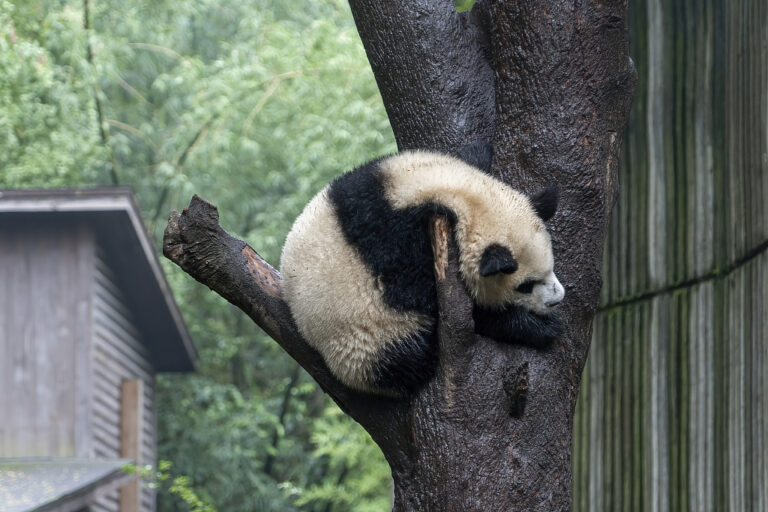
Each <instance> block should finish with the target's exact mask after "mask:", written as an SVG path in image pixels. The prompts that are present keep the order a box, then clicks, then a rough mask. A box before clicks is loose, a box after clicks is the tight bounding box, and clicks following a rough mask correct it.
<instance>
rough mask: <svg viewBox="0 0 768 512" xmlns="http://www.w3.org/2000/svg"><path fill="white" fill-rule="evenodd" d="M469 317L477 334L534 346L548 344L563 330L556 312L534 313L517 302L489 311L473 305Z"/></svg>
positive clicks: (542, 346)
mask: <svg viewBox="0 0 768 512" xmlns="http://www.w3.org/2000/svg"><path fill="white" fill-rule="evenodd" d="M473 317H474V320H475V332H476V333H477V334H480V335H481V336H487V337H488V338H492V339H494V340H496V341H502V342H506V343H519V344H521V345H526V346H529V347H534V348H546V347H548V346H549V345H550V344H551V343H552V342H553V341H554V340H555V339H556V338H557V337H558V336H560V335H561V334H562V333H563V321H562V318H561V317H560V315H559V314H557V313H551V314H549V315H546V316H545V315H537V314H536V313H532V312H531V311H528V310H526V309H523V308H521V307H519V306H509V307H507V308H505V309H503V310H501V311H493V310H490V309H485V308H481V307H479V306H477V305H476V306H475V309H474V314H473Z"/></svg>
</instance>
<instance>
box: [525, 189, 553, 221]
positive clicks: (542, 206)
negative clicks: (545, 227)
mask: <svg viewBox="0 0 768 512" xmlns="http://www.w3.org/2000/svg"><path fill="white" fill-rule="evenodd" d="M531 204H532V205H533V209H534V210H536V214H537V215H538V216H539V217H541V220H543V221H544V222H546V221H548V220H549V219H551V218H552V216H553V215H554V214H555V211H557V187H545V188H543V189H541V190H539V191H538V192H537V193H536V195H534V196H533V197H531Z"/></svg>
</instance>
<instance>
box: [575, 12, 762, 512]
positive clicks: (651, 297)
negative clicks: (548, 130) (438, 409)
mask: <svg viewBox="0 0 768 512" xmlns="http://www.w3.org/2000/svg"><path fill="white" fill-rule="evenodd" d="M629 19H630V23H632V26H631V40H632V55H633V58H634V60H635V63H636V65H637V68H638V74H639V83H638V87H637V92H636V100H635V105H634V109H633V114H632V119H631V121H630V126H629V128H628V130H627V134H626V138H625V144H624V156H623V162H622V168H621V177H620V179H621V196H620V199H619V202H618V204H617V206H616V209H615V211H614V217H613V219H612V225H611V228H610V233H609V237H608V243H607V248H606V253H605V260H604V275H605V282H604V287H603V291H602V297H601V311H600V313H599V314H598V317H597V319H596V321H595V330H594V338H593V341H592V347H591V349H590V356H589V360H588V362H587V367H586V369H585V372H584V380H583V385H582V389H581V392H580V396H579V402H578V405H577V415H576V420H575V421H576V425H575V436H574V443H575V446H574V456H573V466H574V495H575V508H576V509H577V510H581V511H587V510H589V511H596V512H602V511H605V510H633V511H634V510H638V511H640V510H647V511H697V512H698V511H713V512H716V511H721V510H730V511H763V510H768V417H766V415H768V204H766V202H767V200H768V2H766V1H765V0H712V1H710V2H702V1H698V0H679V1H675V2H663V1H662V0H637V1H632V0H630V16H629Z"/></svg>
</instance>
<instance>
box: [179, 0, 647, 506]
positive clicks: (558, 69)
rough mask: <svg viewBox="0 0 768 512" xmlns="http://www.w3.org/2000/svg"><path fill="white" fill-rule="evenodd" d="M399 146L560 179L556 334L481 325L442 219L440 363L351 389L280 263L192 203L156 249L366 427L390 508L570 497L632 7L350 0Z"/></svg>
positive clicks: (535, 181)
mask: <svg viewBox="0 0 768 512" xmlns="http://www.w3.org/2000/svg"><path fill="white" fill-rule="evenodd" d="M350 5H351V7H352V12H353V15H354V17H355V21H356V23H357V26H358V30H359V32H360V35H361V37H362V39H363V44H364V45H365V48H366V52H367V54H368V57H369V60H370V61H371V65H372V67H373V70H374V73H375V75H376V80H377V82H378V84H379V88H380V90H381V93H382V97H383V99H384V103H385V106H386V108H387V112H388V114H389V116H390V121H391V123H392V128H393V130H394V133H395V137H396V139H397V142H398V146H399V147H400V149H408V148H431V149H442V150H447V151H455V150H456V148H460V147H462V146H464V145H466V144H468V143H472V142H476V141H481V142H482V141H485V142H491V143H492V144H493V147H494V159H493V164H492V169H491V173H492V174H493V175H494V176H495V177H497V178H499V179H500V180H502V181H504V182H506V183H508V184H510V185H511V186H513V187H514V188H517V189H519V190H522V191H525V192H529V193H530V192H533V191H535V190H537V189H538V188H540V187H541V186H545V185H557V186H558V187H559V190H560V198H561V200H560V206H559V210H558V213H557V214H556V215H555V217H554V218H553V219H552V220H551V221H550V226H549V227H550V231H551V233H552V239H553V246H554V251H555V266H556V272H557V274H558V276H559V277H560V280H561V282H562V283H563V284H564V285H565V287H566V290H567V293H566V297H565V300H564V302H563V304H562V305H561V306H560V308H561V313H562V314H563V318H564V321H565V325H566V332H565V334H564V336H563V337H562V339H560V340H558V341H557V342H555V343H554V344H553V346H552V347H550V348H548V349H546V350H536V349H532V348H528V347H523V346H519V345H512V344H505V343H498V342H494V341H492V340H489V339H487V338H483V337H481V336H477V335H475V334H474V325H473V322H472V304H471V300H470V298H469V297H468V296H467V293H466V291H465V289H464V287H463V285H462V283H461V280H460V278H459V277H458V268H457V266H456V261H455V258H456V251H457V249H456V247H455V244H454V243H453V241H452V236H451V233H450V227H449V225H448V224H447V221H445V220H444V219H440V218H438V219H436V220H435V222H434V226H433V229H432V231H431V236H432V241H433V248H434V254H435V262H436V263H435V264H436V269H435V270H436V271H435V276H436V280H437V283H438V286H437V290H438V301H439V311H440V316H439V319H438V336H439V346H440V363H439V368H438V371H437V374H436V377H435V378H434V379H433V380H432V381H431V382H430V383H429V384H427V385H426V386H425V387H424V388H423V389H422V390H421V391H420V392H419V393H418V394H416V395H415V396H413V397H410V398H408V399H403V400H393V399H386V398H380V397H375V396H372V395H365V394H361V393H357V392H355V391H353V390H350V389H348V388H346V387H345V386H343V385H342V384H341V383H339V381H337V380H336V379H335V378H334V377H333V375H331V373H330V372H329V371H328V369H327V367H326V366H325V364H324V363H323V361H322V358H321V357H320V356H319V354H318V353H317V352H315V351H314V350H313V349H312V348H311V347H309V345H308V344H307V343H306V342H305V341H304V340H303V339H302V338H301V336H300V334H299V333H298V331H297V329H296V326H295V325H294V323H293V321H292V319H291V317H290V313H289V311H288V308H287V306H286V304H285V302H283V301H282V299H281V297H280V276H279V273H278V272H277V271H276V270H275V269H273V268H272V267H271V266H269V264H267V263H266V262H265V261H264V260H263V259H261V257H259V256H258V254H257V253H256V252H255V251H254V250H253V249H252V248H251V247H250V246H248V245H247V244H246V243H245V242H242V241H240V240H237V239H236V238H234V237H232V236H230V235H229V234H227V233H226V232H225V231H224V230H223V229H221V227H220V226H219V224H218V214H217V212H216V209H215V207H213V205H211V204H210V203H207V202H205V201H204V200H202V199H200V198H198V197H197V196H195V198H193V200H192V202H191V204H190V206H189V208H188V209H186V210H185V211H184V212H183V213H181V214H178V213H175V212H174V213H173V214H172V216H171V219H170V222H169V224H168V228H167V229H166V234H165V242H164V252H165V254H166V256H168V257H169V258H170V259H171V260H173V261H174V262H176V263H177V264H179V265H180V266H181V267H182V268H183V269H184V270H185V271H186V272H188V273H189V274H191V275H192V276H193V277H195V278H196V279H197V280H199V281H201V282H203V283H204V284H206V285H208V286H209V287H211V288H212V289H213V290H214V291H216V292H218V293H219V294H221V295H222V296H223V297H225V298H226V299H227V300H229V301H230V302H232V303H233V304H235V305H237V306H238V307H240V308H241V309H243V311H245V312H246V313H247V314H248V315H249V316H250V317H251V318H252V319H253V320H254V321H255V322H256V323H257V324H259V325H260V326H261V327H262V328H264V330H265V331H266V332H267V333H268V334H270V336H272V337H273V338H275V340H276V341H277V342H278V343H279V344H280V345H281V346H282V347H283V348H284V349H285V350H286V351H287V352H288V353H289V354H290V355H291V356H292V357H294V358H295V359H296V360H297V361H298V362H299V364H301V365H302V366H303V367H304V368H305V369H306V370H307V371H308V372H309V373H310V375H312V376H313V377H314V378H315V379H316V380H317V381H318V383H319V384H320V386H321V387H322V388H323V390H325V391H326V392H327V393H328V394H329V395H330V396H331V397H332V398H333V399H334V400H335V401H336V402H337V403H338V404H339V405H340V407H341V408H342V409H343V410H344V411H345V412H346V413H348V414H349V415H350V416H352V417H353V418H354V419H355V420H357V421H358V422H359V423H360V424H362V425H363V426H364V427H365V428H366V430H368V432H370V434H371V436H372V437H373V439H374V440H375V441H376V443H377V444H378V445H379V446H380V447H381V449H382V451H383V452H384V455H385V456H386V458H387V460H388V462H389V463H390V466H391V469H392V476H393V479H394V486H395V504H394V510H396V511H430V510H434V511H454V510H455V511H468V510H476V511H488V510H504V511H514V510H519V511H528V510H569V509H570V508H571V497H570V485H571V468H570V453H571V443H572V429H573V414H574V409H575V404H576V396H577V392H578V389H579V384H580V380H581V372H582V369H583V367H584V362H585V360H586V356H587V351H588V348H589V342H590V336H591V329H592V319H593V317H594V314H595V311H596V307H597V300H598V294H599V289H600V284H601V277H600V265H601V258H602V247H603V242H604V238H605V231H606V227H607V223H608V218H609V214H610V211H611V208H612V207H613V202H614V200H615V196H616V192H617V187H618V183H617V162H618V151H619V147H620V143H621V134H622V132H623V128H624V125H625V123H626V121H627V118H628V113H629V106H630V103H631V99H632V93H633V89H634V82H635V71H634V68H633V66H632V63H631V61H630V59H629V56H628V43H627V28H626V22H625V17H626V0H605V1H603V2H597V1H594V0H570V1H564V0H560V1H558V0H535V1H534V0H515V1H507V2H503V1H501V0H493V1H483V0H478V2H477V3H476V5H475V6H474V8H473V9H472V10H471V11H470V12H469V13H462V14H458V13H456V12H455V11H454V9H453V5H452V2H450V1H440V2H437V1H435V0H391V1H388V2H380V1H376V0H350Z"/></svg>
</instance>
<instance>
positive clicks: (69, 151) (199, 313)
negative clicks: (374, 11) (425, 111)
mask: <svg viewBox="0 0 768 512" xmlns="http://www.w3.org/2000/svg"><path fill="white" fill-rule="evenodd" d="M84 2H85V0H78V1H70V0H31V1H28V0H23V1H22V0H19V1H18V2H15V3H9V2H8V1H7V0H0V155H3V157H2V158H0V187H33V186H34V187H36V186H82V185H110V184H112V182H113V175H114V176H116V177H117V180H118V182H119V183H120V184H122V185H130V186H132V187H133V188H134V191H135V193H136V195H137V198H138V201H139V204H140V206H141V208H142V211H143V214H144V218H145V221H146V223H147V227H148V229H149V231H150V233H151V234H152V236H153V237H154V239H155V240H156V242H157V246H158V247H160V240H161V237H162V230H163V228H164V226H165V222H166V220H167V216H168V212H169V211H170V210H171V209H174V208H175V209H180V208H182V207H184V206H186V204H187V202H188V201H189V199H190V197H191V195H192V194H193V193H199V194H200V195H202V196H204V197H205V198H206V199H209V200H211V201H213V202H214V203H216V204H217V205H218V206H219V209H220V212H221V221H222V225H223V226H224V227H225V228H226V229H228V230H229V231H231V232H234V233H235V234H237V235H238V236H241V237H243V238H245V239H246V240H248V241H249V242H250V243H251V244H252V245H253V246H254V247H255V248H256V249H257V250H258V251H259V253H260V254H262V256H264V257H265V258H266V259H267V260H268V261H271V262H272V263H273V264H277V263H278V258H279V253H280V247H281V246H282V243H283V240H284V238H285V235H286V233H287V231H288V229H289V228H290V225H291V223H292V221H293V219H294V218H295V217H296V216H297V215H298V213H299V212H300V211H301V208H302V207H303V206H304V204H306V202H307V201H308V200H309V199H310V198H311V197H312V196H313V195H314V194H315V193H316V192H317V191H318V190H319V189H320V188H321V187H322V186H323V185H324V184H325V183H327V182H328V181H329V180H330V179H331V178H332V177H333V176H335V175H337V174H338V173H339V172H340V171H342V170H344V169H348V168H351V167H352V166H354V165H355V164H358V163H361V162H363V161H365V160H367V159H369V158H371V157H373V156H376V155H380V154H385V153H390V152H393V151H394V150H395V144H394V138H393V136H392V132H391V129H390V127H389V124H388V122H387V119H386V114H385V112H384V108H383V105H382V103H381V98H380V96H379V94H378V91H377V89H376V84H375V81H374V79H373V75H372V73H371V71H370V69H369V66H368V63H367V60H366V57H365V52H364V50H363V48H362V45H361V43H360V40H359V38H358V36H357V33H356V30H355V28H354V24H353V21H352V17H351V13H350V12H349V7H348V6H347V4H346V2H345V1H343V0H315V1H310V0H301V1H299V0H296V1H292V2H284V1H279V0H243V1H241V2H220V1H218V0H132V1H130V2H126V1H122V0H121V1H118V0H90V17H89V22H90V27H91V28H90V29H86V28H85V26H86V24H85V21H84V10H83V8H84V5H85V3H84ZM98 108H100V109H101V119H102V121H103V122H102V123H101V124H100V123H99V118H100V116H99V112H98V110H97V109H98ZM162 261H163V267H164V269H165V271H166V273H167V275H168V280H169V282H170V285H171V287H172V289H173V290H174V294H175V297H176V299H177V301H178V302H179V305H180V307H181V309H182V313H183V314H184V318H185V320H186V321H187V324H188V326H189V328H190V331H191V333H192V335H193V337H194V339H195V342H196V344H197V346H198V349H199V352H200V361H199V365H198V371H197V372H196V373H195V374H191V375H164V376H160V377H159V378H158V391H157V406H158V412H159V419H158V428H159V439H158V451H159V455H160V458H162V459H168V460H172V461H173V463H174V470H175V471H177V472H178V473H179V474H183V475H186V477H187V478H188V480H185V481H184V482H182V483H183V484H184V485H183V488H188V489H190V490H192V491H194V492H195V494H196V495H197V496H198V497H199V498H200V499H201V500H203V501H204V502H207V503H211V504H214V505H215V506H216V508H218V509H219V510H226V511H228V512H229V511H231V512H239V511H252V510H263V511H269V510H275V511H291V510H302V511H322V512H341V511H347V510H349V511H351V510H355V511H357V510H387V509H388V508H389V505H388V503H389V499H390V498H389V495H390V489H389V483H388V482H389V469H388V466H387V465H386V462H385V461H384V459H383V457H382V455H381V454H380V452H379V451H378V449H377V448H376V447H375V445H374V444H373V442H372V441H371V440H370V438H369V437H368V436H367V434H366V433H365V432H364V431H362V430H361V429H360V427H359V426H357V425H356V424H355V423H354V422H352V421H351V420H349V418H347V417H345V416H344V415H342V414H341V413H340V412H338V410H337V409H336V408H335V406H333V405H331V404H330V402H329V400H328V398H327V397H326V396H325V395H324V394H323V393H322V392H321V391H320V390H318V389H317V387H316V385H315V383H314V381H313V380H312V379H310V378H309V377H308V376H307V375H306V374H305V373H304V372H303V371H302V370H300V369H299V368H298V367H297V366H296V363H295V362H294V361H293V360H292V359H291V358H290V357H288V356H287V355H286V354H284V353H283V351H282V349H280V348H279V347H278V346H277V345H276V344H275V343H274V342H273V341H272V340H270V339H268V338H267V337H266V336H265V335H264V334H263V333H262V332H261V331H260V330H259V329H258V328H257V327H256V326H254V325H253V324H252V323H251V322H250V320H248V319H247V318H245V317H244V315H242V314H241V313H240V312H239V311H236V310H235V309H234V308H233V307H232V306H230V305H228V304H227V303H225V301H223V300H222V299H221V298H219V297H218V296H216V295H215V294H213V293H212V292H210V290H208V289H207V288H205V287H203V286H201V285H199V284H197V283H195V282H194V281H193V280H192V279H191V278H189V276H187V275H185V274H184V273H183V272H181V271H180V270H179V269H177V268H176V267H175V266H174V265H172V264H171V263H169V262H167V261H166V260H164V259H163V260H162ZM158 503H159V509H160V510H162V511H166V510H187V509H188V507H187V505H185V504H183V503H180V502H179V500H178V499H177V498H174V497H173V496H172V494H171V493H170V492H169V489H167V488H164V489H161V490H160V492H159V498H158ZM185 507H186V508H185Z"/></svg>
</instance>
